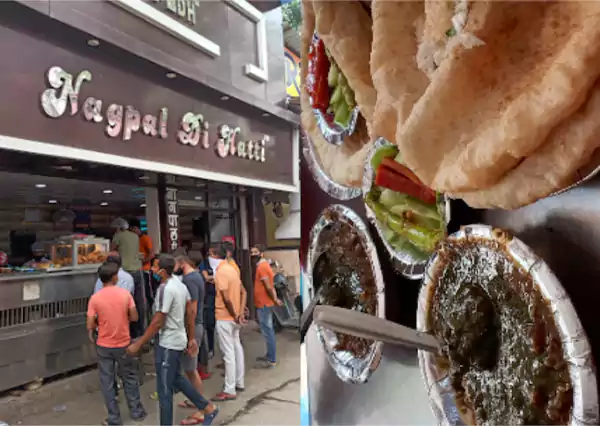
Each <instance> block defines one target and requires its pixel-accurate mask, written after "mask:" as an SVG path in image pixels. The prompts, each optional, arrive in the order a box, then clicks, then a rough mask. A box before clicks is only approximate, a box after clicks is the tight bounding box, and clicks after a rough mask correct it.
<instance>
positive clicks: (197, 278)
mask: <svg viewBox="0 0 600 426" xmlns="http://www.w3.org/2000/svg"><path fill="white" fill-rule="evenodd" d="M175 260H177V269H176V272H175V274H176V275H178V276H181V279H182V281H183V284H185V286H186V287H187V289H188V291H189V292H190V297H191V302H192V309H191V310H192V313H193V314H194V315H195V330H196V331H195V334H196V341H197V342H198V345H199V346H202V344H203V342H204V339H205V338H206V336H205V333H204V325H203V323H204V312H203V307H204V293H205V291H204V279H203V278H202V275H200V273H199V272H198V271H197V270H196V267H195V264H194V262H192V261H191V260H190V258H189V257H188V256H186V255H180V256H177V257H176V258H175ZM200 354H201V355H202V354H204V355H207V352H206V351H202V352H200ZM198 361H199V358H198V356H192V355H191V354H189V353H186V354H184V356H183V359H182V362H181V366H182V368H183V371H184V372H185V375H186V376H187V378H188V380H189V381H190V383H191V384H192V386H194V387H195V388H196V390H197V391H198V392H199V393H200V394H202V393H203V388H202V379H201V378H200V375H199V373H198ZM200 363H201V364H204V365H206V364H207V363H208V359H201V360H200ZM179 407H181V408H194V405H193V404H192V403H191V402H190V401H187V400H186V401H184V402H182V403H180V404H179Z"/></svg>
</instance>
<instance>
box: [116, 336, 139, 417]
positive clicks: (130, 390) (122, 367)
mask: <svg viewBox="0 0 600 426" xmlns="http://www.w3.org/2000/svg"><path fill="white" fill-rule="evenodd" d="M116 354H117V355H118V359H117V363H118V365H119V376H120V377H121V381H122V382H123V393H124V394H125V398H126V399H127V406H128V407H129V413H130V414H131V417H132V418H133V419H134V420H141V419H143V418H144V417H146V410H145V408H144V406H143V405H142V401H141V399H140V383H139V380H138V374H137V365H136V363H137V360H136V359H135V358H133V357H131V356H129V355H127V353H126V348H122V349H121V350H120V351H119V352H118V353H116Z"/></svg>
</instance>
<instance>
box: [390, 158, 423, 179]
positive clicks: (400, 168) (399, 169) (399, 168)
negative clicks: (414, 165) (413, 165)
mask: <svg viewBox="0 0 600 426" xmlns="http://www.w3.org/2000/svg"><path fill="white" fill-rule="evenodd" d="M381 164H383V165H384V166H386V167H388V168H390V169H392V170H393V171H395V172H396V173H398V174H401V175H402V176H405V177H407V178H408V179H410V180H412V181H413V182H414V183H416V184H417V185H421V186H425V185H423V182H421V180H420V179H419V177H418V176H417V175H416V174H414V173H413V171H412V170H411V169H409V168H408V167H406V166H404V165H402V164H400V163H398V162H397V161H396V160H394V159H393V158H391V157H385V158H384V159H383V160H381Z"/></svg>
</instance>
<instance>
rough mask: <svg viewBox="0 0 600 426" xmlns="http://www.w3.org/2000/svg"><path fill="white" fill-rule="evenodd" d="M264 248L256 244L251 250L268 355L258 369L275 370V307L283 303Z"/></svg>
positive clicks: (260, 359)
mask: <svg viewBox="0 0 600 426" xmlns="http://www.w3.org/2000/svg"><path fill="white" fill-rule="evenodd" d="M264 252H265V250H264V247H263V246H262V245H260V244H256V245H255V246H254V247H252V248H251V249H250V257H251V260H252V263H253V265H256V267H255V269H256V272H255V276H254V306H255V307H256V315H257V316H258V321H259V325H260V332H261V333H262V335H263V337H264V338H265V343H266V347H267V353H266V355H265V356H260V357H258V358H257V359H256V360H257V361H258V365H257V367H259V368H273V367H275V366H276V365H277V357H276V345H275V329H274V328H273V306H275V305H277V306H281V304H282V303H281V301H280V300H279V299H278V298H277V292H276V291H275V285H274V282H273V278H274V276H275V274H273V270H272V269H271V265H269V261H268V260H267V259H265V256H264Z"/></svg>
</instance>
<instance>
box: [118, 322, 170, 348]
mask: <svg viewBox="0 0 600 426" xmlns="http://www.w3.org/2000/svg"><path fill="white" fill-rule="evenodd" d="M166 321H167V314H165V313H163V312H157V313H155V314H154V316H153V317H152V321H150V325H148V328H147V329H146V332H145V333H144V335H143V336H142V337H140V338H139V339H137V340H136V341H135V342H133V343H132V344H130V345H129V347H128V348H127V353H128V354H129V355H135V354H137V353H138V352H139V351H140V349H142V346H144V345H145V344H146V343H148V342H149V341H150V340H152V338H153V337H154V336H155V335H156V334H157V333H158V331H159V330H160V329H161V328H162V327H163V326H164V325H165V322H166Z"/></svg>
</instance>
